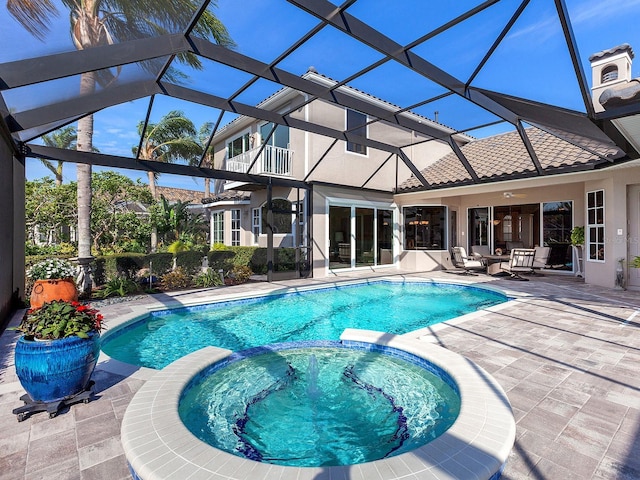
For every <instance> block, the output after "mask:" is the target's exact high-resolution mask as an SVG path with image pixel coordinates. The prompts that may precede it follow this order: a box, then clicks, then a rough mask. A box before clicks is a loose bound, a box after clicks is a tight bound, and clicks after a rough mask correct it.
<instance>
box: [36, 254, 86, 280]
mask: <svg viewBox="0 0 640 480" xmlns="http://www.w3.org/2000/svg"><path fill="white" fill-rule="evenodd" d="M75 272H76V270H75V268H74V267H73V265H71V263H69V262H68V261H66V260H63V259H60V258H49V259H47V260H43V261H41V262H38V263H36V264H35V265H33V266H32V267H31V268H29V270H27V278H30V279H31V280H47V279H53V278H73V277H74V275H75Z"/></svg>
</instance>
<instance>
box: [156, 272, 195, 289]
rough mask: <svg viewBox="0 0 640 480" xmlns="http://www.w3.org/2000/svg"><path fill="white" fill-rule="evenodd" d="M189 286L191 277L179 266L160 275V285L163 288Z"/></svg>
mask: <svg viewBox="0 0 640 480" xmlns="http://www.w3.org/2000/svg"><path fill="white" fill-rule="evenodd" d="M190 286H191V277H190V276H189V275H188V274H187V272H185V271H184V269H183V268H181V267H178V268H176V269H175V270H173V271H172V272H169V273H165V274H164V275H162V277H160V287H161V288H162V289H163V290H177V289H180V288H187V287H190Z"/></svg>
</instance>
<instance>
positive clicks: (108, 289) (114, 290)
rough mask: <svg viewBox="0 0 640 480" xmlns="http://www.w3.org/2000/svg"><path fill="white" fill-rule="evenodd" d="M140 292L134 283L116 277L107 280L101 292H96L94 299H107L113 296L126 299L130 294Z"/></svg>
mask: <svg viewBox="0 0 640 480" xmlns="http://www.w3.org/2000/svg"><path fill="white" fill-rule="evenodd" d="M139 291H140V287H139V286H138V284H137V283H136V282H134V281H133V280H131V279H128V278H125V277H116V278H112V279H111V280H109V281H108V282H107V283H106V284H105V285H104V288H103V289H102V290H99V291H98V292H96V297H98V298H107V297H113V296H116V295H118V296H120V297H126V296H127V295H130V294H132V293H136V292H139Z"/></svg>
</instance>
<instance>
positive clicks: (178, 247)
mask: <svg viewBox="0 0 640 480" xmlns="http://www.w3.org/2000/svg"><path fill="white" fill-rule="evenodd" d="M187 250H189V248H188V247H187V245H186V244H185V243H184V242H183V241H182V240H176V241H175V242H173V243H172V244H171V245H169V246H168V247H167V252H169V253H173V254H174V255H175V254H176V253H178V252H186V251H187Z"/></svg>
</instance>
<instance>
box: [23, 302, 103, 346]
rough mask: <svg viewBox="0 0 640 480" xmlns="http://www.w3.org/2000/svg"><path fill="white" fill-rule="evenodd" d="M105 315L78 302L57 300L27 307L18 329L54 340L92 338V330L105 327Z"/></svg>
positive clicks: (40, 337) (31, 335)
mask: <svg viewBox="0 0 640 480" xmlns="http://www.w3.org/2000/svg"><path fill="white" fill-rule="evenodd" d="M103 320H104V318H103V316H102V315H101V314H100V313H99V312H98V310H96V309H94V308H91V307H90V306H88V305H83V304H81V303H79V302H65V301H62V300H54V301H52V302H47V303H45V304H44V305H43V306H42V307H40V308H37V309H34V310H28V311H27V315H26V316H25V317H24V318H23V319H22V322H21V323H20V325H19V326H18V327H16V328H15V330H18V331H20V332H22V333H23V335H25V337H28V338H38V339H41V340H55V339H57V338H66V337H71V336H74V335H75V336H76V337H80V338H89V334H90V333H92V332H97V333H99V332H100V331H102V329H103V328H104V325H103Z"/></svg>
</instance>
